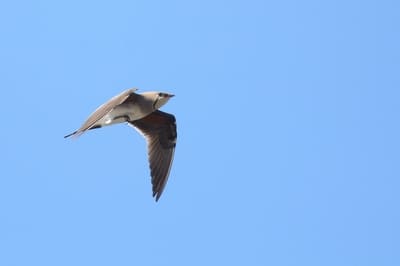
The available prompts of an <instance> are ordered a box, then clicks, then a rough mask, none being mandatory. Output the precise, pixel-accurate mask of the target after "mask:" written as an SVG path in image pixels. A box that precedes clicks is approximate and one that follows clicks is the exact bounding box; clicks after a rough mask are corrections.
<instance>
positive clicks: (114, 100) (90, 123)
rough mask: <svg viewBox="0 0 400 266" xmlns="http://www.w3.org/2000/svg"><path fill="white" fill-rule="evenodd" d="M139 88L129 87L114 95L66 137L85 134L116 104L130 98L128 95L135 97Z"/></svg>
mask: <svg viewBox="0 0 400 266" xmlns="http://www.w3.org/2000/svg"><path fill="white" fill-rule="evenodd" d="M136 90H137V89H128V90H125V91H123V92H121V93H120V94H118V95H116V96H114V97H112V98H111V99H110V100H108V101H107V102H106V103H104V104H102V105H100V106H99V107H98V108H97V109H96V110H95V111H94V112H93V113H92V114H91V115H90V116H89V118H88V119H87V120H86V121H85V123H83V125H82V126H81V127H80V128H79V129H78V130H76V131H75V132H73V133H71V134H69V135H67V136H65V138H67V137H69V136H73V135H77V136H79V135H81V134H83V133H84V132H85V131H86V130H88V129H91V128H92V127H93V126H94V125H95V124H96V122H98V121H99V120H100V119H101V118H103V117H104V116H105V115H106V114H108V113H109V112H111V111H112V110H113V109H114V108H115V107H116V106H118V105H120V104H121V103H123V102H124V101H126V100H127V99H128V97H133V95H135V94H134V92H135V91H136Z"/></svg>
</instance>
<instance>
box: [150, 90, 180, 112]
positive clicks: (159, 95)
mask: <svg viewBox="0 0 400 266" xmlns="http://www.w3.org/2000/svg"><path fill="white" fill-rule="evenodd" d="M143 94H146V95H145V97H150V98H151V100H152V101H153V109H154V110H158V109H159V108H160V107H161V106H163V105H164V104H166V103H167V102H168V100H169V99H171V98H172V97H174V95H173V94H169V93H166V92H147V93H143Z"/></svg>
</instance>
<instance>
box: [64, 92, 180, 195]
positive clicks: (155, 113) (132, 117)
mask: <svg viewBox="0 0 400 266" xmlns="http://www.w3.org/2000/svg"><path fill="white" fill-rule="evenodd" d="M135 91H136V89H129V90H126V91H124V92H122V93H121V94H119V95H117V96H115V97H113V98H111V99H110V100H109V101H107V102H106V103H104V104H103V105H101V106H100V107H98V108H97V109H96V110H95V111H94V112H93V113H92V114H91V115H90V116H89V118H88V119H87V120H86V121H85V122H84V123H83V124H82V126H81V127H80V128H79V129H78V130H76V131H75V132H73V133H71V134H68V135H66V136H65V138H67V137H70V136H80V135H81V134H83V133H84V132H86V131H87V130H91V129H95V128H100V127H103V126H108V125H112V124H116V123H123V122H128V123H129V124H130V125H132V126H133V127H135V128H136V129H137V130H138V131H139V132H140V133H142V134H143V136H144V137H145V138H146V141H147V148H148V160H149V164H150V170H151V182H152V186H153V197H155V200H156V201H158V200H159V198H160V196H161V194H162V192H163V190H164V188H165V185H166V183H167V180H168V176H169V172H170V170H171V166H172V161H173V157H174V151H175V146H176V138H177V132H176V123H175V117H174V116H173V115H172V114H168V113H165V112H162V111H159V110H158V108H160V107H161V106H162V105H164V104H165V103H166V102H167V101H168V100H169V99H170V98H171V97H173V96H174V95H172V94H168V93H162V92H145V93H142V94H136V93H135Z"/></svg>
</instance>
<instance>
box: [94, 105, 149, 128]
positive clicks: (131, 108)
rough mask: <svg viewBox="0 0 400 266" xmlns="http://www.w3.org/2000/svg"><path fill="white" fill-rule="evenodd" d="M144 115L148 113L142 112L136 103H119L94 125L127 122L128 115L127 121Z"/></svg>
mask: <svg viewBox="0 0 400 266" xmlns="http://www.w3.org/2000/svg"><path fill="white" fill-rule="evenodd" d="M146 115H148V113H144V112H143V111H142V110H141V108H139V107H138V105H137V104H121V105H118V106H117V107H115V108H114V109H113V110H112V111H111V112H109V113H108V114H106V115H105V116H104V117H103V118H101V119H100V120H99V121H97V123H96V124H95V125H101V126H109V125H113V124H118V123H124V122H127V117H129V119H128V120H129V121H134V120H138V119H141V118H143V117H145V116H146Z"/></svg>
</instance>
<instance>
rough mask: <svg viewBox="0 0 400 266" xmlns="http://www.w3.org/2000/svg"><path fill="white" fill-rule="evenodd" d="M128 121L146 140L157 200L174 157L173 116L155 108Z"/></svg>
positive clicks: (174, 131) (154, 194) (174, 129)
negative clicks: (148, 113) (137, 118)
mask: <svg viewBox="0 0 400 266" xmlns="http://www.w3.org/2000/svg"><path fill="white" fill-rule="evenodd" d="M129 123H130V124H131V125H133V126H134V127H136V128H137V129H138V130H139V131H140V132H141V133H142V134H143V135H144V136H145V138H146V140H147V148H148V157H149V163H150V170H151V183H152V185H153V197H156V201H158V199H159V198H160V196H161V194H162V192H163V190H164V188H165V185H166V183H167V180H168V176H169V172H170V170H171V165H172V161H173V157H174V151H175V145H176V137H177V133H176V123H175V117H174V116H173V115H171V114H168V113H164V112H161V111H159V110H157V111H154V112H153V113H151V114H150V115H148V116H146V117H144V118H142V119H139V120H136V121H132V122H129Z"/></svg>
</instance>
